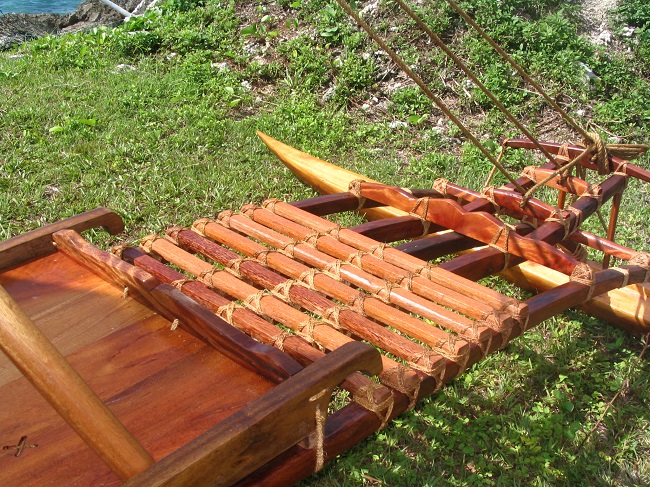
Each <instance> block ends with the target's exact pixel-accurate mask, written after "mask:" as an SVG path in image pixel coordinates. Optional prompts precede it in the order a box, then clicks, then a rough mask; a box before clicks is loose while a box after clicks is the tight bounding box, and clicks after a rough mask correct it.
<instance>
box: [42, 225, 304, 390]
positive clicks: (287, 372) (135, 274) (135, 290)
mask: <svg viewBox="0 0 650 487" xmlns="http://www.w3.org/2000/svg"><path fill="white" fill-rule="evenodd" d="M53 238H54V241H55V242H56V243H57V245H58V248H59V250H60V251H62V252H65V253H66V254H67V255H69V256H70V257H71V258H73V259H74V260H76V261H77V262H79V263H82V264H84V265H85V266H87V267H89V268H90V269H92V270H93V272H95V273H96V274H97V275H99V276H101V277H102V278H104V279H106V280H107V281H109V282H111V283H113V284H115V285H117V286H118V288H124V289H126V290H127V292H128V293H129V294H130V295H132V296H135V297H137V298H138V299H139V300H141V301H142V302H144V303H146V304H148V305H149V306H150V307H151V308H152V309H154V310H156V311H157V312H158V313H159V314H161V315H162V316H164V317H166V318H168V319H170V320H175V319H178V321H179V324H180V326H182V327H185V329H186V330H187V331H190V333H193V334H194V335H196V336H197V337H198V338H201V339H202V340H204V341H205V342H206V343H209V344H211V345H212V346H213V347H215V348H216V349H217V350H219V351H220V352H221V353H223V354H225V355H226V356H228V357H229V358H231V359H233V360H235V361H236V362H238V363H240V364H241V365H244V366H245V367H249V368H251V369H252V370H254V371H256V372H258V373H260V374H261V375H263V376H265V377H267V378H268V379H270V380H274V381H280V380H282V379H286V378H287V377H289V376H291V375H293V374H294V373H296V372H298V371H299V370H300V368H301V367H300V365H299V364H298V363H296V362H295V361H294V360H292V359H291V358H290V357H287V356H286V355H285V354H283V353H281V352H280V351H278V350H276V349H275V348H273V347H268V346H266V345H263V344H261V343H259V342H257V341H255V340H253V339H252V338H251V337H249V336H248V335H246V334H244V333H241V332H239V330H237V329H235V328H233V327H232V326H231V325H229V324H228V323H226V322H224V321H223V320H221V319H220V318H218V317H217V316H214V314H213V313H210V312H209V311H207V310H205V309H204V308H203V307H201V306H199V305H197V304H196V303H195V302H194V301H192V300H191V299H188V298H186V297H185V296H184V295H183V294H182V293H180V292H175V290H174V288H173V287H171V286H166V285H165V286H160V282H159V281H158V280H157V279H155V278H154V277H153V276H152V275H151V274H149V273H147V272H145V271H143V270H142V269H139V268H137V267H134V266H133V265H131V264H129V263H127V262H125V261H123V260H121V259H119V258H118V257H116V256H115V255H112V254H109V253H108V252H104V251H102V250H100V249H98V248H96V247H94V246H92V245H90V244H89V243H88V242H87V241H86V240H84V239H83V238H82V237H81V236H80V235H79V234H78V233H76V232H75V231H73V230H64V231H61V232H57V233H55V234H54V235H53Z"/></svg>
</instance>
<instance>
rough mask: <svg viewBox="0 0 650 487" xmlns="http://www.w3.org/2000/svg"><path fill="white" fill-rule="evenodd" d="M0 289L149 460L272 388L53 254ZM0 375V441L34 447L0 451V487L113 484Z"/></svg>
mask: <svg viewBox="0 0 650 487" xmlns="http://www.w3.org/2000/svg"><path fill="white" fill-rule="evenodd" d="M0 283H1V284H2V285H3V286H5V288H6V289H7V290H8V291H9V292H10V293H11V294H12V296H13V297H14V298H15V299H16V300H17V301H18V302H19V303H20V305H21V306H22V307H23V308H24V309H26V310H27V312H28V314H29V315H30V316H31V317H32V318H33V319H34V321H35V322H36V323H37V324H40V325H41V328H42V329H44V330H45V332H46V333H47V335H48V336H49V338H50V339H51V340H52V341H53V342H54V343H55V344H56V345H57V346H58V347H59V349H60V350H62V351H63V353H64V354H65V355H66V356H67V358H68V360H69V361H70V363H71V364H72V365H73V366H74V367H75V369H76V370H77V371H78V372H79V373H80V374H81V376H82V377H83V378H84V379H85V380H86V381H87V382H88V384H89V385H90V386H91V387H92V388H93V390H94V391H95V392H96V393H97V394H98V395H99V396H100V397H101V398H102V400H103V401H104V402H105V403H106V404H107V405H108V406H109V407H110V409H111V410H112V411H113V412H114V413H115V414H116V415H117V416H118V418H119V419H120V420H121V421H122V422H123V423H124V424H125V426H126V427H127V428H128V429H129V431H131V432H132V434H133V435H134V436H135V437H136V439H138V440H139V441H140V442H141V443H142V445H143V446H144V447H145V448H146V449H147V450H148V451H149V452H150V453H151V454H152V456H153V457H154V458H155V459H156V460H159V459H161V458H163V457H164V456H166V455H167V454H169V453H170V452H172V451H174V450H177V449H178V448H179V447H181V446H182V445H184V444H186V443H188V442H189V441H190V440H192V439H194V438H196V437H197V436H198V435H200V434H201V433H203V432H205V431H206V430H208V429H209V428H210V427H212V426H214V425H215V424H217V423H219V422H220V421H222V420H223V419H224V418H226V417H227V416H229V415H231V414H232V413H234V412H236V411H237V410H238V409H240V408H241V407H242V406H243V405H245V404H247V403H249V402H250V401H252V400H254V399H256V398H258V397H259V396H261V395H262V394H263V393H264V392H266V391H268V390H269V389H270V388H271V387H272V386H273V385H274V384H273V383H272V382H271V381H269V380H267V379H265V378H263V377H260V376H259V375H258V374H256V373H254V372H252V371H250V370H247V369H246V368H244V367H242V366H241V365H239V364H236V363H235V362H233V361H232V360H231V359H229V358H227V357H225V356H224V355H223V354H221V353H219V352H218V351H216V350H215V349H214V348H212V347H210V346H209V345H206V344H205V343H204V342H202V341H201V340H199V339H197V338H195V337H194V336H192V335H191V334H189V333H187V332H185V331H183V330H181V329H176V330H175V331H171V330H170V327H171V322H169V321H168V320H166V319H164V318H162V317H161V316H159V315H157V314H155V313H154V312H153V311H152V310H150V309H149V308H146V307H145V306H143V305H142V304H140V303H138V302H137V301H135V300H134V299H133V298H131V297H128V296H127V297H123V292H122V291H121V290H120V289H117V288H116V287H114V286H112V285H110V284H109V283H107V282H106V281H104V280H103V279H101V278H100V277H98V276H96V275H95V274H93V273H92V272H90V271H89V270H88V269H87V268H84V267H82V266H81V265H79V264H77V263H75V262H74V261H72V260H71V259H70V258H68V257H67V256H65V255H63V254H61V253H57V254H54V255H51V256H49V257H45V258H43V259H39V260H37V261H35V262H32V263H30V264H28V265H25V266H23V267H20V268H18V269H14V270H9V271H6V272H4V273H2V274H0ZM0 374H1V375H0V378H1V383H0V384H1V387H0V425H1V426H0V443H2V446H11V445H15V444H17V443H18V442H19V440H20V439H21V437H22V436H27V445H34V444H38V447H34V448H26V449H25V450H23V453H22V454H21V455H20V456H19V457H16V456H15V455H14V454H13V453H15V450H14V449H7V450H5V451H3V452H2V456H0V485H25V486H27V485H33V486H42V485H50V484H51V485H56V484H59V485H117V484H119V483H120V481H119V479H118V478H117V477H116V476H115V475H114V474H113V473H112V472H111V471H110V470H109V469H108V467H106V466H105V465H103V463H102V462H101V461H100V459H99V458H98V457H97V456H96V455H95V454H94V453H93V452H92V451H91V450H90V449H89V448H88V447H86V446H85V444H84V442H83V441H82V440H81V439H80V438H79V437H78V436H77V435H76V434H75V433H74V432H73V431H72V430H71V429H70V428H69V427H68V426H67V424H66V423H65V422H64V421H63V419H61V418H60V417H59V416H58V414H57V413H56V412H55V411H54V410H53V409H52V408H51V407H50V405H49V404H47V403H46V402H45V400H44V399H42V398H41V397H40V395H39V394H38V393H37V392H36V391H35V389H34V388H33V387H32V386H31V384H29V383H28V382H27V380H25V379H24V378H22V377H20V373H19V372H18V371H17V370H16V369H15V367H14V366H13V365H12V364H11V363H9V362H8V359H6V357H4V356H3V357H1V362H0ZM233 390H237V391H238V392H237V394H232V393H231V392H232V391H233Z"/></svg>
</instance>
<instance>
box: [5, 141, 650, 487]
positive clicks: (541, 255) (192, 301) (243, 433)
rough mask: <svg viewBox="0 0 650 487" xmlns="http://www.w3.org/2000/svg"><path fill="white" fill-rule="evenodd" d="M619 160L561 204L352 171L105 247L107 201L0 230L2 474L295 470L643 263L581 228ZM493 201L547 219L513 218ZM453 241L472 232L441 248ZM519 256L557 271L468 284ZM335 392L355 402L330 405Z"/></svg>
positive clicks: (279, 481) (269, 481)
mask: <svg viewBox="0 0 650 487" xmlns="http://www.w3.org/2000/svg"><path fill="white" fill-rule="evenodd" d="M266 140H267V141H268V142H269V143H271V145H273V147H274V148H275V150H276V151H278V152H280V153H283V154H285V157H286V154H290V155H291V156H292V158H293V160H294V162H295V161H298V162H300V161H303V162H304V161H310V162H314V160H313V158H310V157H308V156H306V155H305V154H302V153H300V152H298V151H296V150H295V149H291V148H289V147H288V146H284V145H280V144H279V143H277V141H273V140H272V139H270V138H268V137H267V138H266ZM321 167H325V168H327V167H330V166H321ZM331 170H332V169H329V171H331ZM305 171H306V172H304V173H300V175H301V177H302V178H303V179H305V180H307V181H313V176H314V169H313V167H312V168H311V169H310V166H307V169H305ZM327 171H328V170H323V172H322V173H321V174H322V177H321V179H320V182H318V183H317V184H318V185H319V186H318V187H319V189H320V190H321V191H323V192H329V191H330V190H331V187H327V186H326V184H327V183H328V182H330V183H331V181H332V179H333V178H332V174H329V173H328V172H327ZM336 174H338V175H339V176H338V177H339V178H340V179H345V178H349V177H351V176H352V175H351V174H350V173H346V172H344V171H341V170H337V172H336ZM627 177H628V175H627V174H624V173H623V172H620V171H619V172H618V173H617V174H614V175H612V176H611V177H609V178H608V179H607V180H606V181H605V182H604V183H603V184H601V185H599V186H598V187H597V188H596V189H595V190H593V188H592V190H591V191H589V192H585V191H583V194H581V196H580V198H579V199H578V200H577V201H576V202H575V203H574V204H573V205H572V208H573V210H572V211H571V212H569V210H567V213H570V214H567V215H559V216H557V217H556V218H553V217H552V216H550V215H549V209H548V208H546V207H545V206H544V205H543V204H542V203H541V202H537V201H535V200H530V201H529V202H526V203H525V204H523V205H520V201H521V199H520V198H519V199H518V197H517V196H516V193H514V192H512V191H502V190H500V189H494V191H493V192H491V195H490V197H491V198H492V202H487V203H486V201H485V198H483V197H482V196H481V195H479V194H475V193H472V192H471V191H469V190H466V189H463V188H459V187H457V186H454V185H453V184H451V183H448V184H447V183H445V184H446V186H445V188H438V189H430V190H413V191H407V190H403V189H400V188H396V187H389V186H385V185H382V184H378V183H372V182H367V181H366V182H361V181H359V182H357V183H355V184H354V185H353V188H352V191H351V192H342V193H339V194H334V195H325V196H320V197H317V198H312V199H308V200H304V201H299V202H294V203H286V202H282V201H279V200H275V199H270V200H267V201H265V202H264V203H263V204H261V205H252V204H251V205H245V206H244V207H242V208H241V209H239V210H236V211H231V210H225V211H222V212H221V213H219V214H218V216H217V218H215V219H208V218H202V219H199V220H196V221H195V222H194V223H193V224H192V226H191V228H185V227H178V226H172V227H170V228H168V229H167V231H166V232H165V235H164V236H162V237H161V236H157V235H152V236H148V237H146V238H144V239H142V241H141V243H140V245H139V246H138V247H133V246H119V247H116V248H114V249H112V251H111V252H106V251H103V250H101V249H98V248H96V247H94V246H92V245H91V244H90V243H89V242H87V241H86V240H84V239H83V237H81V236H80V235H79V233H78V232H81V231H83V230H85V229H88V228H94V227H98V226H102V227H106V228H107V229H108V230H109V231H110V232H112V233H119V232H121V231H122V229H123V223H122V221H121V219H120V218H119V217H118V216H117V215H116V214H115V213H113V212H111V211H109V210H106V209H101V208H100V209H96V210H93V211H91V212H88V213H86V214H82V215H78V216H77V217H73V218H71V219H68V220H64V221H61V222H58V223H55V224H52V225H49V226H46V227H43V228H41V229H38V230H35V231H33V232H30V233H27V234H25V235H21V236H18V237H15V238H13V239H10V240H8V241H5V242H1V243H0V347H1V348H2V350H3V351H4V352H5V354H6V355H7V356H8V359H7V360H3V361H1V362H0V435H1V436H2V437H1V438H0V441H2V443H3V448H4V449H3V452H4V453H5V454H4V455H1V456H0V484H1V485H13V484H20V485H34V486H37V485H45V484H53V483H66V484H70V483H73V484H77V485H103V484H112V485H114V484H121V485H126V486H131V487H135V486H147V487H149V486H181V485H185V486H189V485H191V486H197V485H239V486H244V485H266V486H282V485H293V484H295V483H296V482H297V481H299V480H301V479H303V478H305V477H307V476H308V475H310V474H311V473H313V472H315V471H318V470H319V469H320V468H321V467H322V466H323V465H324V464H325V463H326V462H327V461H329V460H331V459H333V458H334V457H336V456H337V455H338V454H340V453H342V452H344V451H346V450H347V449H348V448H350V447H351V446H353V445H354V444H356V443H358V442H359V441H361V440H362V439H364V438H365V437H367V436H368V435H370V434H372V433H373V432H375V431H377V430H378V429H380V428H382V427H384V426H385V425H386V424H387V423H388V422H389V421H390V420H392V419H393V418H394V417H395V416H397V415H399V414H401V413H403V412H404V411H406V410H407V409H409V408H411V407H413V406H414V405H415V404H416V402H417V401H418V400H420V399H421V398H423V397H425V396H427V395H430V394H432V393H434V392H435V391H437V390H438V389H439V388H440V387H442V386H444V385H445V384H446V383H448V382H449V381H451V380H452V379H454V378H455V377H458V376H459V375H460V374H462V373H463V372H464V371H465V370H466V369H467V367H469V366H471V365H472V364H474V363H476V362H478V361H480V360H482V359H483V358H484V357H486V356H487V355H488V354H490V353H493V352H494V351H496V350H498V349H501V348H503V347H504V346H506V345H507V344H508V343H509V342H510V341H511V340H512V339H514V338H516V337H517V336H519V335H521V334H522V333H525V332H526V331H527V330H529V329H530V328H532V327H533V326H536V325H537V324H539V323H541V322H542V321H543V320H545V319H547V318H549V317H551V316H554V315H556V314H557V313H560V312H562V311H564V310H566V309H568V308H571V307H575V306H579V305H584V304H585V303H590V302H592V301H593V300H594V299H593V298H594V297H595V296H600V295H603V294H606V293H609V292H611V290H613V289H618V288H625V287H627V286H628V285H634V284H642V283H646V282H648V280H649V279H650V255H649V254H646V253H638V252H634V251H632V250H631V249H627V248H625V247H623V246H621V245H618V244H614V243H613V242H611V241H608V240H607V239H599V238H597V237H595V236H590V235H589V234H587V233H586V232H583V231H581V230H580V228H579V223H580V222H581V221H582V220H583V219H584V218H586V217H588V216H589V215H590V214H593V213H594V212H595V211H596V210H597V208H598V207H599V206H600V204H601V203H602V201H605V200H607V199H608V198H611V197H614V196H615V195H616V194H619V193H620V192H621V191H622V189H623V188H624V186H625V182H626V179H627ZM565 182H567V184H568V183H570V184H571V185H574V186H575V187H577V188H580V187H582V188H583V189H585V188H584V184H583V183H581V182H580V181H579V180H578V179H576V178H568V179H567V181H565ZM314 184H316V183H314ZM447 194H453V195H454V199H453V200H452V199H451V198H446V197H445V196H446V195H447ZM456 198H461V199H463V198H464V199H465V200H469V202H468V203H466V204H465V205H464V206H461V205H460V204H458V203H457V202H456V201H455V199H456ZM497 206H498V207H499V208H501V209H504V211H507V212H508V214H509V215H514V216H517V215H520V214H521V213H522V212H523V213H525V214H526V215H527V216H531V217H535V218H538V219H540V221H542V223H540V224H539V225H538V226H537V227H536V228H535V227H531V226H526V225H524V224H523V223H522V224H521V225H517V226H513V227H510V226H506V225H504V224H503V222H501V221H500V220H499V219H497V218H496V217H494V216H493V215H491V214H490V208H492V209H493V210H494V209H495V208H496V207H497ZM377 207H384V209H382V210H381V211H382V212H384V213H383V214H384V215H386V213H385V212H386V211H387V210H386V209H385V207H392V208H393V209H392V210H390V211H392V213H390V215H392V218H383V219H380V220H377V221H375V222H369V223H365V224H362V225H359V226H357V227H354V228H351V229H350V228H344V227H342V226H340V225H338V224H336V223H334V222H332V221H330V220H326V219H324V218H322V217H321V216H323V215H329V214H336V213H340V212H345V211H356V210H358V209H360V208H361V209H364V208H365V209H367V210H368V211H378V210H380V208H377ZM398 210H401V211H402V212H404V211H406V214H400V213H399V212H398ZM380 216H381V214H380ZM521 220H522V221H523V218H521ZM442 229H446V230H452V231H447V232H444V233H441V232H440V230H442ZM434 232H435V233H434ZM429 234H430V236H429ZM422 236H424V238H419V237H422ZM569 237H571V239H578V241H580V242H583V241H587V243H589V244H591V245H598V246H599V247H601V248H604V249H605V251H606V252H609V253H610V254H611V255H614V256H616V257H619V258H621V259H623V260H624V261H627V264H625V265H621V266H619V267H611V268H604V269H602V270H594V269H592V268H590V267H589V266H588V265H587V264H585V263H583V262H581V261H580V260H579V259H578V258H576V257H575V256H573V255H570V254H567V253H564V252H561V251H560V250H559V248H558V247H557V246H556V245H557V244H559V243H562V245H564V246H566V247H567V249H568V250H571V249H572V248H575V245H574V244H575V243H576V241H575V240H571V239H570V238H569ZM396 240H408V242H407V243H404V244H400V245H398V246H395V247H393V246H391V245H389V244H387V242H392V241H396ZM486 243H487V245H484V244H486ZM461 248H463V249H465V250H470V249H474V251H473V252H466V253H465V254H463V255H461V256H460V257H453V258H451V259H450V260H447V261H444V262H442V263H440V264H432V263H430V262H429V259H430V257H431V256H432V255H436V256H453V255H454V254H455V253H456V252H457V251H458V250H459V249H461ZM420 257H424V259H423V258H420ZM521 261H529V262H535V263H537V264H538V265H540V266H544V267H545V268H552V269H554V270H555V272H560V273H561V274H562V276H566V277H565V281H566V282H564V283H561V284H558V283H557V282H555V283H554V286H552V287H551V288H550V289H547V290H545V291H542V292H539V293H538V294H536V295H534V296H532V297H529V298H527V299H525V300H520V299H519V298H518V297H517V296H509V295H507V294H504V293H501V292H498V291H496V290H495V289H492V288H489V287H486V286H484V285H482V284H479V283H477V282H476V280H477V279H479V278H480V277H482V276H485V275H489V274H493V273H495V272H497V271H501V270H502V269H506V268H509V267H511V266H512V265H514V264H517V263H519V262H521ZM631 328H632V327H631ZM633 330H635V331H640V330H643V331H647V324H646V322H643V323H642V324H638V323H637V326H636V328H633ZM363 342H365V343H363ZM371 345H372V346H371ZM368 374H375V375H376V377H377V380H375V379H374V378H372V377H369V376H368ZM335 389H336V390H341V391H347V393H346V394H342V396H345V397H347V398H348V399H347V400H346V401H347V402H344V403H343V404H342V405H341V406H340V407H339V409H337V410H335V411H331V410H330V408H332V406H331V404H330V396H331V395H332V393H333V392H334V391H335ZM57 413H58V414H57Z"/></svg>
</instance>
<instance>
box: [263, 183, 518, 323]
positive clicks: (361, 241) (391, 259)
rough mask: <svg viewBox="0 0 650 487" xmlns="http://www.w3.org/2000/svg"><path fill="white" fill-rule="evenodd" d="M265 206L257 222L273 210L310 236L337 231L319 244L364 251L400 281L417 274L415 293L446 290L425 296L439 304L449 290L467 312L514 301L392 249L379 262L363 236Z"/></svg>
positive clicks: (374, 246) (305, 215)
mask: <svg viewBox="0 0 650 487" xmlns="http://www.w3.org/2000/svg"><path fill="white" fill-rule="evenodd" d="M363 184H365V183H363ZM265 207H266V209H259V210H255V211H254V212H253V216H252V217H253V219H254V220H257V219H258V217H259V218H265V217H267V216H268V214H272V213H271V211H270V209H272V210H273V213H275V214H276V215H278V216H280V217H282V218H285V219H286V220H289V221H290V222H293V226H294V227H295V226H296V225H297V223H296V222H300V223H301V224H302V225H304V227H308V228H309V229H311V233H312V234H314V235H313V236H319V235H322V234H327V233H328V232H338V239H336V240H335V239H333V238H332V239H331V240H330V239H328V238H327V237H325V238H323V239H320V238H319V239H318V244H319V245H320V243H321V240H322V241H323V242H324V243H327V244H330V243H332V244H333V243H334V242H333V241H337V242H340V243H342V244H343V245H348V246H349V247H352V248H353V249H356V250H357V251H361V252H362V253H363V257H362V261H363V263H364V264H363V265H364V268H365V266H366V265H368V266H372V265H376V266H377V269H378V270H383V271H384V272H385V271H386V269H387V266H386V264H389V265H392V266H393V268H392V269H397V268H399V269H401V271H400V272H399V273H400V279H399V280H401V279H403V278H405V277H408V276H411V275H413V274H416V277H413V290H414V291H415V292H416V293H420V290H419V289H423V290H424V289H426V290H430V291H431V292H434V290H433V288H431V286H430V283H433V284H440V285H441V286H443V288H444V289H445V292H443V293H442V294H441V295H440V296H435V292H434V295H433V296H425V297H427V298H429V299H432V300H434V301H438V299H440V300H443V299H444V298H445V296H446V295H447V294H448V291H450V290H451V291H456V292H457V293H459V294H462V295H463V296H465V301H466V302H471V305H470V306H469V308H470V309H469V310H468V313H469V312H471V309H472V308H474V309H475V308H476V307H477V306H480V304H479V301H482V302H483V303H484V305H485V304H487V305H488V306H490V307H493V308H502V307H504V306H508V305H510V304H512V300H511V299H510V298H507V297H506V296H504V295H502V294H500V293H497V292H496V291H493V290H490V289H487V288H485V287H484V286H480V285H479V284H476V283H474V282H471V281H466V280H462V279H458V278H457V277H456V276H453V275H451V274H450V273H448V272H447V271H445V270H443V269H440V268H439V267H436V266H430V265H428V264H427V263H426V262H423V261H421V260H419V259H416V258H415V257H412V256H410V255H408V254H405V253H403V252H400V251H398V250H396V249H394V248H392V247H390V246H387V247H385V248H383V259H381V260H380V259H378V258H376V257H374V256H373V255H372V254H373V253H374V252H377V251H378V248H379V247H378V242H376V241H374V240H372V239H369V238H367V237H364V236H363V235H359V234H357V233H355V232H353V231H351V230H348V229H340V228H339V227H338V226H337V225H336V224H334V223H331V222H328V221H326V220H323V219H321V218H318V217H315V216H313V215H310V214H309V213H307V212H303V211H301V210H298V209H293V208H292V207H291V206H290V205H287V204H285V203H282V202H278V201H275V200H270V201H268V202H266V203H265ZM262 223H263V222H262ZM283 225H284V227H282V228H283V231H287V230H288V227H287V226H286V225H287V224H286V222H285V223H283ZM304 227H303V228H304ZM278 228H280V227H278ZM314 232H317V233H314ZM349 257H350V254H347V255H346V256H345V257H344V258H349ZM366 263H367V264H366ZM420 274H424V275H426V279H425V278H423V277H422V276H421V275H420ZM389 280H390V279H389ZM422 292H424V291H422ZM434 296H435V297H434ZM472 300H473V301H472ZM438 302H442V301H438ZM450 307H452V308H454V309H462V308H463V304H462V302H459V303H454V304H451V303H450ZM466 307H467V306H466ZM463 312H465V311H463Z"/></svg>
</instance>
